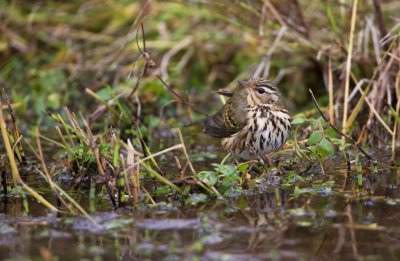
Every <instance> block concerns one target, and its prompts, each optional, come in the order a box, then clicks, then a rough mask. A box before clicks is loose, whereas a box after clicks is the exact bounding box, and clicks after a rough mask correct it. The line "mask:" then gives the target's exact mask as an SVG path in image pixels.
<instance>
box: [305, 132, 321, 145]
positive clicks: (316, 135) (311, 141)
mask: <svg viewBox="0 0 400 261" xmlns="http://www.w3.org/2000/svg"><path fill="white" fill-rule="evenodd" d="M323 137H324V133H323V132H322V131H315V132H313V133H311V135H310V137H309V138H308V141H307V145H315V144H317V143H318V142H319V141H320V140H321V139H322V138H323Z"/></svg>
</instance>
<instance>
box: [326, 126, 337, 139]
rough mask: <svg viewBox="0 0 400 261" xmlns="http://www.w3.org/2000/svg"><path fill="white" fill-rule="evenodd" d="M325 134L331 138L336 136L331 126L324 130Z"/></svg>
mask: <svg viewBox="0 0 400 261" xmlns="http://www.w3.org/2000/svg"><path fill="white" fill-rule="evenodd" d="M325 134H326V136H327V137H328V138H331V139H333V138H336V135H337V133H336V131H335V130H334V129H333V128H328V129H327V130H326V131H325Z"/></svg>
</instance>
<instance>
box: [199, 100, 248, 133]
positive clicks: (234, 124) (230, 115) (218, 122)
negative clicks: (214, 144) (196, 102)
mask: <svg viewBox="0 0 400 261" xmlns="http://www.w3.org/2000/svg"><path fill="white" fill-rule="evenodd" d="M233 101H235V99H232V98H231V99H229V100H228V101H227V103H226V104H225V106H224V107H223V108H222V109H221V110H220V111H219V112H217V113H216V114H215V115H214V116H212V117H210V118H207V119H206V120H205V122H204V125H205V128H204V130H203V132H204V133H205V134H207V135H210V136H212V137H216V138H226V137H229V136H231V135H232V134H235V133H236V132H238V131H240V130H241V129H242V128H243V126H244V124H245V117H242V115H240V117H238V114H237V111H239V110H240V109H241V108H237V107H236V106H235V104H234V103H233Z"/></svg>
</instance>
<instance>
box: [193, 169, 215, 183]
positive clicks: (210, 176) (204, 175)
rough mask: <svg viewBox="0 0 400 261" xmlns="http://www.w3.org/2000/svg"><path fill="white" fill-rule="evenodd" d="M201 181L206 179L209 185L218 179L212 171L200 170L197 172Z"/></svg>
mask: <svg viewBox="0 0 400 261" xmlns="http://www.w3.org/2000/svg"><path fill="white" fill-rule="evenodd" d="M197 177H198V178H199V179H200V180H201V181H203V182H204V181H205V180H207V181H208V183H209V184H210V185H211V186H214V185H215V184H216V183H217V181H218V176H217V174H216V173H215V172H214V171H201V172H199V173H198V174H197Z"/></svg>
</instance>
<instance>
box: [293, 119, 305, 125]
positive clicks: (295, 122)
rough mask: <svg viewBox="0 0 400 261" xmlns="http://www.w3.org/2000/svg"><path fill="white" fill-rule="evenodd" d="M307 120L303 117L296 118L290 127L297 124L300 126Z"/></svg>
mask: <svg viewBox="0 0 400 261" xmlns="http://www.w3.org/2000/svg"><path fill="white" fill-rule="evenodd" d="M306 121H307V120H306V119H305V118H303V117H300V118H296V119H294V120H292V125H297V124H302V123H304V122H306Z"/></svg>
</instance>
